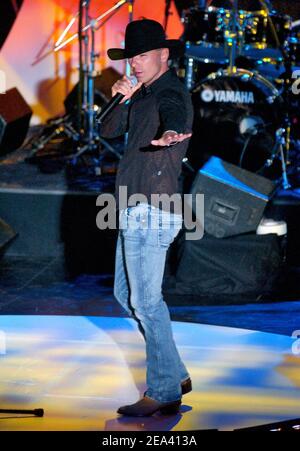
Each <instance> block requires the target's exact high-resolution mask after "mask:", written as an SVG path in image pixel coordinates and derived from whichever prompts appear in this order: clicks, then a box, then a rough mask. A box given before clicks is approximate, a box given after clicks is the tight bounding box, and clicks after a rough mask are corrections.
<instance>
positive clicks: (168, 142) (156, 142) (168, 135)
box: [151, 131, 192, 147]
mask: <svg viewBox="0 0 300 451" xmlns="http://www.w3.org/2000/svg"><path fill="white" fill-rule="evenodd" d="M191 136H192V133H176V132H173V131H167V132H165V133H164V134H163V135H162V137H161V138H159V139H153V140H152V141H151V144H152V146H162V147H164V146H174V145H175V144H177V143H180V142H182V141H184V140H185V139H187V138H190V137H191Z"/></svg>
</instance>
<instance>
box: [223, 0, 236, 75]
mask: <svg viewBox="0 0 300 451" xmlns="http://www.w3.org/2000/svg"><path fill="white" fill-rule="evenodd" d="M238 13H239V11H238V0H234V3H233V8H232V16H231V20H230V27H229V28H230V29H229V31H227V30H226V31H225V42H226V41H227V47H228V48H229V66H228V69H227V70H228V72H229V74H234V73H236V65H235V61H236V57H237V48H238V42H237V37H238V28H239V24H238Z"/></svg>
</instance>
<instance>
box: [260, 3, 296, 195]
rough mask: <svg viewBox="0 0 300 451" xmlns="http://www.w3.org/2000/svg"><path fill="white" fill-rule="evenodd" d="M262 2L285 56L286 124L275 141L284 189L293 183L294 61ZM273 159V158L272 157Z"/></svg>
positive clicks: (267, 7)
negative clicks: (290, 174)
mask: <svg viewBox="0 0 300 451" xmlns="http://www.w3.org/2000/svg"><path fill="white" fill-rule="evenodd" d="M259 1H260V3H261V6H262V8H263V9H264V11H265V12H266V14H267V17H268V23H269V24H270V27H271V31H272V34H273V36H274V39H275V42H276V45H277V47H278V49H279V50H280V52H281V54H282V57H283V64H284V67H285V74H284V85H283V92H282V97H283V100H284V105H285V111H284V124H283V125H284V126H283V128H280V129H279V130H277V132H276V142H275V149H276V147H277V148H278V150H279V153H280V157H281V165H282V186H283V188H284V189H289V188H291V184H290V183H289V180H288V174H287V166H288V165H289V164H290V159H289V157H290V147H291V127H292V121H291V111H290V105H291V99H290V95H291V89H290V84H291V79H292V61H291V58H290V56H289V53H288V51H287V49H286V48H285V47H284V45H281V42H280V40H279V37H278V33H277V31H276V28H275V25H274V23H273V20H272V17H271V13H270V8H269V5H268V4H267V1H266V0H259ZM277 154H278V151H275V156H276V155H277ZM271 159H272V158H271Z"/></svg>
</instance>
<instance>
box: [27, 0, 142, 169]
mask: <svg viewBox="0 0 300 451" xmlns="http://www.w3.org/2000/svg"><path fill="white" fill-rule="evenodd" d="M133 3H134V0H120V1H118V2H117V3H116V4H115V5H114V6H113V7H111V8H110V9H109V10H107V11H106V12H104V13H103V14H101V15H100V16H98V17H97V18H96V19H91V18H90V15H89V7H90V0H80V7H79V9H80V10H79V13H77V14H76V16H74V17H73V18H72V19H71V21H70V22H69V24H68V25H67V27H66V28H65V30H64V31H63V33H62V34H61V36H60V37H59V39H58V40H57V42H56V44H55V47H54V51H55V52H57V51H59V50H60V49H62V48H63V47H65V45H67V44H68V43H70V42H71V41H73V40H74V39H79V53H80V65H79V67H80V71H79V72H80V75H79V87H78V117H77V121H76V122H77V124H73V121H72V117H71V116H70V115H65V116H63V117H62V118H60V119H58V120H57V119H56V120H54V123H53V122H52V124H51V123H50V126H51V125H56V124H57V127H55V129H54V130H53V131H52V132H50V134H47V135H46V136H44V135H42V136H41V137H40V138H39V139H38V141H37V142H36V143H35V144H34V145H33V146H32V147H31V150H32V153H31V155H30V157H31V156H33V155H34V154H35V152H37V151H38V150H41V149H42V148H43V147H44V146H45V145H46V144H47V143H48V142H49V141H50V140H51V139H52V138H54V137H55V136H59V135H60V134H65V135H66V136H67V137H68V138H71V139H72V140H73V142H74V143H75V144H76V151H75V153H73V154H71V155H68V156H66V158H67V159H73V160H74V161H73V162H74V163H75V162H76V159H77V158H79V157H80V156H81V155H82V154H83V153H84V152H86V151H95V150H98V149H99V143H101V145H102V146H103V147H104V148H105V149H106V150H108V151H110V152H112V153H113V154H114V155H116V156H117V157H118V158H121V154H120V153H119V152H118V151H117V150H115V149H114V148H113V146H111V145H110V144H109V143H108V142H107V141H106V140H105V139H103V138H100V136H99V135H100V131H99V125H98V124H97V123H96V110H95V105H94V78H95V76H96V71H95V61H96V58H97V57H98V56H99V54H98V53H96V52H95V32H96V31H97V30H99V29H100V28H101V27H102V26H103V25H104V23H105V22H104V21H102V19H104V18H105V17H106V16H108V15H109V14H110V16H109V17H108V19H110V18H111V17H112V16H113V15H114V14H115V13H116V12H117V11H118V10H119V9H120V8H121V7H122V6H123V5H124V4H128V9H129V21H132V19H133ZM77 16H79V29H78V32H77V33H74V34H73V35H71V36H70V37H69V38H68V39H66V40H64V38H65V36H66V34H67V32H68V31H69V29H70V28H71V26H72V25H73V24H74V22H75V19H76V17H77ZM108 19H106V20H108ZM100 21H102V22H101V23H100V24H99V25H97V24H98V22H100ZM82 42H83V50H84V51H83V52H82ZM82 53H83V58H82ZM47 128H48V127H47ZM103 157H104V155H103V154H102V155H97V158H96V161H97V162H96V165H98V166H99V164H100V162H101V161H102V160H103ZM95 171H96V172H97V173H99V168H95Z"/></svg>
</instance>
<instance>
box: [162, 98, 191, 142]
mask: <svg viewBox="0 0 300 451" xmlns="http://www.w3.org/2000/svg"><path fill="white" fill-rule="evenodd" d="M158 108H159V116H160V122H161V126H162V132H163V133H164V132H166V131H167V130H174V131H176V132H177V133H184V132H186V131H187V130H186V129H185V128H186V123H187V109H186V106H185V101H184V97H183V95H182V94H181V93H179V92H177V91H175V90H174V89H166V90H164V91H162V92H161V93H160V95H159V98H158Z"/></svg>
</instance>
